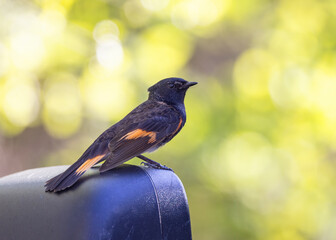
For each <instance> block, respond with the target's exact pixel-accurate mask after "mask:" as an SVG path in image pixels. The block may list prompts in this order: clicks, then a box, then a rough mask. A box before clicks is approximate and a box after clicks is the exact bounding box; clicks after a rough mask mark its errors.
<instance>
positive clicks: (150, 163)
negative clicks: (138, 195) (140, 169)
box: [137, 155, 174, 172]
mask: <svg viewBox="0 0 336 240" xmlns="http://www.w3.org/2000/svg"><path fill="white" fill-rule="evenodd" d="M137 157H138V158H140V159H142V160H144V161H145V162H142V163H141V164H143V165H145V166H147V167H151V168H156V169H164V170H170V171H173V169H171V168H169V167H167V166H165V165H161V164H160V163H158V162H155V161H153V160H151V159H149V158H148V157H145V156H143V155H138V156H137ZM173 172H174V171H173Z"/></svg>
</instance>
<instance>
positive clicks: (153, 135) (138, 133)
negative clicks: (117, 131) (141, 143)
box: [122, 129, 156, 143]
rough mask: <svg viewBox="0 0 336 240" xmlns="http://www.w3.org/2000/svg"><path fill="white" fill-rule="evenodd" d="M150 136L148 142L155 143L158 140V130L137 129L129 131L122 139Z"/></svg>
mask: <svg viewBox="0 0 336 240" xmlns="http://www.w3.org/2000/svg"><path fill="white" fill-rule="evenodd" d="M146 136H148V137H150V139H149V140H148V143H153V142H155V141H156V132H147V131H145V130H142V129H135V130H133V131H132V132H129V133H127V134H126V135H125V136H123V137H122V139H123V138H124V139H137V138H140V137H146Z"/></svg>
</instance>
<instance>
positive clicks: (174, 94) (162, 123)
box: [45, 78, 197, 192]
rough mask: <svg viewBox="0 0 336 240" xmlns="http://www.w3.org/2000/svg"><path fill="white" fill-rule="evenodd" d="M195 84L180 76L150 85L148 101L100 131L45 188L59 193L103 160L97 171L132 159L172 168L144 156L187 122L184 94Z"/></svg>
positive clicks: (165, 141)
mask: <svg viewBox="0 0 336 240" xmlns="http://www.w3.org/2000/svg"><path fill="white" fill-rule="evenodd" d="M195 84H197V83H196V82H188V81H186V80H184V79H182V78H166V79H163V80H161V81H159V82H158V83H156V84H155V85H153V86H151V87H150V88H149V89H148V91H149V97H148V100H147V101H145V102H144V103H142V104H140V105H139V106H138V107H136V108H135V109H134V110H133V111H131V112H130V113H129V114H127V115H126V116H125V117H124V118H123V119H121V120H120V121H119V122H117V123H116V124H114V125H113V126H111V127H110V128H108V129H107V130H106V131H105V132H103V133H102V134H101V135H100V136H99V137H98V138H97V139H96V140H95V141H94V142H93V143H92V144H91V146H90V147H89V148H88V149H87V150H86V151H85V152H84V153H83V155H82V156H81V157H80V158H79V159H78V160H77V161H76V162H75V163H74V164H72V165H71V166H70V167H69V168H68V169H67V170H66V171H65V172H63V173H61V174H59V175H57V176H56V177H54V178H52V179H50V180H48V181H47V182H46V184H45V187H46V189H45V191H46V192H47V191H50V192H58V191H62V190H64V189H66V188H68V187H70V186H72V185H73V184H74V183H75V182H76V181H77V180H78V179H79V178H80V177H81V176H82V175H83V174H84V173H85V172H86V171H87V170H88V169H89V168H91V167H92V166H94V165H96V164H97V163H100V162H102V161H104V160H105V162H104V163H103V164H102V166H101V167H100V168H99V171H100V172H105V171H108V170H110V169H112V168H115V167H117V166H119V165H121V164H122V163H124V162H126V161H128V160H130V159H131V158H134V157H138V158H140V159H142V160H144V161H145V162H144V164H145V165H146V166H148V167H153V168H159V169H166V170H171V169H170V168H168V167H166V166H164V165H161V164H160V163H157V162H155V161H153V160H151V159H149V158H147V157H145V156H143V155H141V154H142V153H144V152H151V151H154V150H156V149H157V148H159V147H161V146H163V145H164V144H166V143H167V142H169V141H170V140H171V139H172V138H173V137H175V135H176V134H177V133H178V132H179V131H180V130H181V129H182V127H183V126H184V124H185V122H186V112H185V107H184V97H185V94H186V91H187V90H188V88H189V87H191V86H193V85H195Z"/></svg>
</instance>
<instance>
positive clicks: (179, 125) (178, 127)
mask: <svg viewBox="0 0 336 240" xmlns="http://www.w3.org/2000/svg"><path fill="white" fill-rule="evenodd" d="M181 124H182V118H180V122H179V124H178V126H177V128H176V130H175V131H174V132H173V134H172V135H174V134H175V133H176V132H177V131H178V130H179V129H180V127H181Z"/></svg>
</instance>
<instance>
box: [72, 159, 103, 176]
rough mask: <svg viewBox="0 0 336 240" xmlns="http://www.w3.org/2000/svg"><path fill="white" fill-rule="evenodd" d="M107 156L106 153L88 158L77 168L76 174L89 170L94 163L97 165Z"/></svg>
mask: <svg viewBox="0 0 336 240" xmlns="http://www.w3.org/2000/svg"><path fill="white" fill-rule="evenodd" d="M104 156H105V154H102V155H98V156H96V157H94V158H90V159H88V160H86V161H85V162H84V163H83V164H82V165H81V166H80V167H79V168H78V169H77V170H76V174H77V175H79V174H82V173H84V172H85V171H87V170H88V169H89V168H91V167H92V166H93V165H95V164H96V163H97V162H98V161H99V160H100V159H102V158H103V157H104Z"/></svg>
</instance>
